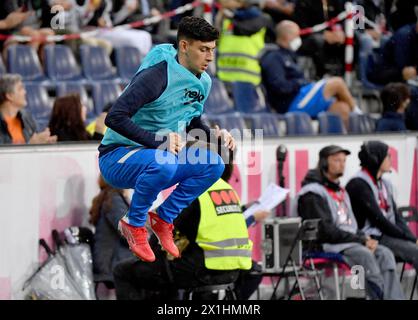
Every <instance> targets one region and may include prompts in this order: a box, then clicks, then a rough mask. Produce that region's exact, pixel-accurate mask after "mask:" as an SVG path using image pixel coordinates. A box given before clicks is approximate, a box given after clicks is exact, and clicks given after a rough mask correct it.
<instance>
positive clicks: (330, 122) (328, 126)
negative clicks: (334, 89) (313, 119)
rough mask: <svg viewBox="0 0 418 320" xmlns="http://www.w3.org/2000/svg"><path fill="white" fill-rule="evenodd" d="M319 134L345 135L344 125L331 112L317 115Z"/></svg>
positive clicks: (337, 116) (339, 118)
mask: <svg viewBox="0 0 418 320" xmlns="http://www.w3.org/2000/svg"><path fill="white" fill-rule="evenodd" d="M318 123H319V133H321V134H345V133H346V130H345V128H344V123H343V121H342V119H341V117H340V116H339V115H337V114H335V113H331V112H320V113H319V114H318Z"/></svg>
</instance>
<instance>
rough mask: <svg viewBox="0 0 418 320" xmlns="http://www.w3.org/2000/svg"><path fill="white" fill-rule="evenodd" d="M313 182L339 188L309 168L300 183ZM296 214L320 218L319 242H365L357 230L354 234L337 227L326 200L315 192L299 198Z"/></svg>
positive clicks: (362, 235)
mask: <svg viewBox="0 0 418 320" xmlns="http://www.w3.org/2000/svg"><path fill="white" fill-rule="evenodd" d="M315 182H316V183H319V184H321V185H324V186H326V187H327V188H330V189H332V190H335V191H339V190H340V186H339V185H337V184H335V183H333V182H331V181H329V180H328V179H327V178H325V177H324V176H323V175H322V174H321V173H320V172H319V170H317V169H313V170H309V171H308V173H307V175H306V177H305V179H304V180H303V182H302V185H303V186H304V185H307V184H310V183H315ZM298 214H299V216H300V217H301V218H302V219H317V218H320V219H321V221H320V223H319V229H318V241H319V242H320V243H347V242H359V243H362V244H365V242H366V236H365V235H364V233H363V232H361V231H359V230H358V231H357V233H356V234H352V233H350V232H346V231H343V230H341V229H339V228H338V227H337V226H336V225H335V223H334V221H333V218H332V213H331V209H330V208H329V206H328V203H327V200H326V199H324V198H322V197H321V196H319V195H317V194H315V193H312V192H308V193H306V194H305V195H303V196H301V197H300V198H299V201H298Z"/></svg>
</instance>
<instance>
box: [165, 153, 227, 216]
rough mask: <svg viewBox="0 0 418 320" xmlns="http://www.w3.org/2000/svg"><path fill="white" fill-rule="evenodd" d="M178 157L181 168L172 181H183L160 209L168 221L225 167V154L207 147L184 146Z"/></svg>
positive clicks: (209, 184)
mask: <svg viewBox="0 0 418 320" xmlns="http://www.w3.org/2000/svg"><path fill="white" fill-rule="evenodd" d="M177 160H178V167H177V170H176V172H175V175H174V176H173V177H172V179H171V181H170V182H169V183H168V185H170V186H172V185H175V184H176V183H179V184H178V186H177V188H176V189H175V190H174V191H173V193H171V195H170V196H169V197H168V198H167V199H166V200H165V201H164V202H163V203H162V204H161V205H160V206H159V207H158V209H157V213H158V215H159V216H160V217H161V218H162V219H163V220H164V221H166V222H168V223H172V222H173V220H174V219H175V218H176V217H177V216H178V214H179V213H180V212H181V211H182V210H183V209H184V208H186V207H187V206H188V205H190V203H192V202H193V200H195V199H196V198H197V197H199V196H200V195H201V194H202V193H203V192H205V191H206V190H207V189H208V188H209V187H210V186H212V185H213V184H214V183H215V182H216V181H217V180H218V179H219V178H220V177H221V175H222V173H223V171H224V168H225V165H224V163H223V160H222V158H221V157H220V156H219V155H218V154H217V153H215V152H213V151H211V150H208V149H205V148H196V147H190V148H183V150H182V151H181V152H180V153H179V155H178V159H177Z"/></svg>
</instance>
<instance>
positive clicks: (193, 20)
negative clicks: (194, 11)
mask: <svg viewBox="0 0 418 320" xmlns="http://www.w3.org/2000/svg"><path fill="white" fill-rule="evenodd" d="M183 39H187V40H200V41H203V42H210V41H215V40H218V39H219V31H218V30H216V29H215V28H214V27H213V26H212V25H211V24H210V23H208V22H207V21H206V20H205V19H203V18H199V17H184V18H183V19H181V21H180V24H179V27H178V31H177V43H179V41H180V40H183Z"/></svg>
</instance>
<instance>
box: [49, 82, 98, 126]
mask: <svg viewBox="0 0 418 320" xmlns="http://www.w3.org/2000/svg"><path fill="white" fill-rule="evenodd" d="M70 93H78V94H79V95H80V98H81V102H82V103H83V104H84V105H85V106H86V107H87V121H88V122H90V121H91V120H93V119H94V118H95V117H96V116H97V115H98V114H96V111H95V109H94V105H93V101H92V98H90V97H89V95H88V93H87V90H86V87H85V86H84V85H83V84H81V83H76V82H62V83H59V84H58V85H57V96H58V97H62V96H64V95H66V94H70Z"/></svg>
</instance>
